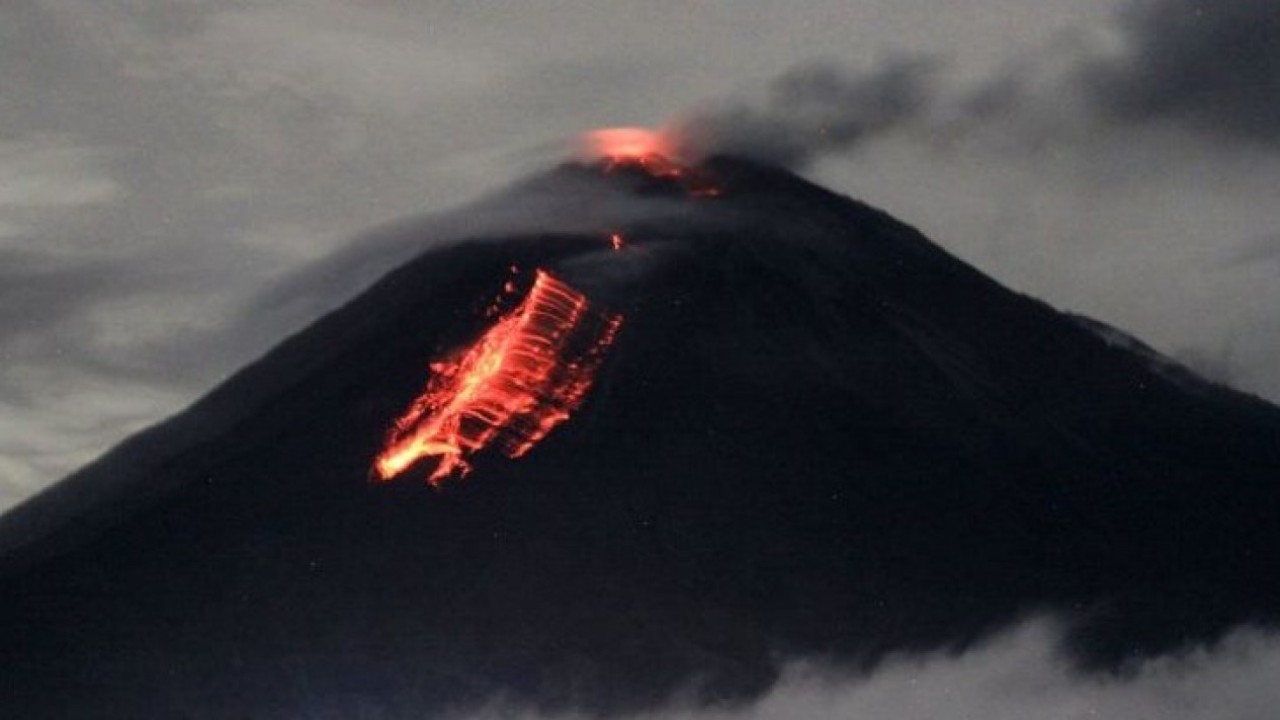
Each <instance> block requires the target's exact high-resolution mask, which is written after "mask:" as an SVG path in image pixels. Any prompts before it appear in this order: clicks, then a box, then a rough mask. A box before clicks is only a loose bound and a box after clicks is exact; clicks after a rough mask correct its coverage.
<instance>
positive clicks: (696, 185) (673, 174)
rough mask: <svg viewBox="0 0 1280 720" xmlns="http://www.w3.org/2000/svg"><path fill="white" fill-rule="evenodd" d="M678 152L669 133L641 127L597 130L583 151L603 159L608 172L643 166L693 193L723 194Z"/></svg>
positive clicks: (701, 195)
mask: <svg viewBox="0 0 1280 720" xmlns="http://www.w3.org/2000/svg"><path fill="white" fill-rule="evenodd" d="M675 152H676V147H675V142H673V140H672V138H671V137H670V136H669V135H667V134H665V133H662V132H658V131H655V130H648V129H646V128H639V127H620V128H605V129H602V130H593V131H591V132H589V133H587V134H586V135H585V136H583V139H582V153H583V155H584V156H585V157H586V158H588V159H590V160H603V161H604V170H605V172H615V171H618V170H623V169H639V170H642V171H644V172H645V173H647V174H649V175H651V176H653V177H656V178H662V179H664V180H670V181H672V182H673V183H677V184H679V185H680V186H681V187H683V188H684V189H685V191H687V192H688V193H689V196H690V197H697V198H707V197H718V196H719V195H721V194H722V190H721V189H720V187H719V186H718V185H716V184H715V183H713V182H712V181H711V179H710V178H708V177H707V175H706V174H705V173H703V172H700V171H698V170H696V169H692V168H689V167H686V166H685V165H682V164H680V162H678V161H676V160H674V159H673V158H674V157H675Z"/></svg>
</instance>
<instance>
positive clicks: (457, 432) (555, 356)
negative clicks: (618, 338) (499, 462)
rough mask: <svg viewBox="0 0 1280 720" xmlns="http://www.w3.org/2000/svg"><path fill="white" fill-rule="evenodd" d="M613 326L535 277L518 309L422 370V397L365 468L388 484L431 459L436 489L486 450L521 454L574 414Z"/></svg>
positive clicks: (572, 295)
mask: <svg viewBox="0 0 1280 720" xmlns="http://www.w3.org/2000/svg"><path fill="white" fill-rule="evenodd" d="M621 323H622V316H620V315H610V314H606V313H601V312H599V311H597V310H594V309H593V308H592V307H591V306H590V303H589V302H588V301H587V298H586V296H585V295H583V294H582V293H581V292H579V291H577V290H576V289H574V288H573V287H571V286H569V285H567V284H566V283H564V282H563V281H561V280H559V279H557V278H555V277H554V276H552V275H551V274H550V273H547V272H545V271H543V270H539V271H537V275H536V277H535V279H534V283H533V286H532V288H531V289H530V290H529V293H528V295H526V296H525V298H524V300H523V301H522V302H521V303H520V304H519V305H518V306H516V307H515V308H514V309H512V310H511V311H509V312H507V313H506V314H503V315H502V316H501V317H500V318H499V319H498V320H497V321H496V322H495V323H494V324H493V325H492V326H491V327H490V328H489V329H488V330H487V331H485V333H484V334H483V335H481V336H480V338H479V339H478V340H476V341H475V342H474V343H473V344H472V345H470V346H469V347H466V348H464V349H462V350H461V351H459V352H458V353H456V354H455V355H453V356H451V357H449V358H446V359H444V360H441V361H438V362H434V363H432V364H431V371H432V376H431V379H430V381H428V383H427V387H426V389H425V390H424V391H423V392H422V394H421V395H419V396H418V397H417V398H416V399H415V400H414V401H413V403H412V404H411V405H410V406H409V408H408V409H407V410H406V411H405V412H404V414H403V415H402V416H401V417H400V418H399V419H397V420H396V421H395V424H394V425H393V426H392V428H391V430H390V431H389V432H388V434H387V441H386V445H385V447H384V448H383V450H382V452H381V453H379V454H378V456H377V458H376V459H375V460H374V466H373V470H374V474H375V480H380V481H384V482H385V481H388V480H391V479H392V478H394V477H396V476H397V475H399V474H400V473H402V472H404V471H405V470H407V469H409V467H410V466H412V465H414V464H415V463H417V462H418V461H419V460H422V459H424V458H428V457H438V458H439V463H438V464H437V465H436V467H435V469H434V470H433V471H432V472H431V474H430V475H429V476H428V477H427V482H429V483H430V484H431V485H434V486H439V485H441V484H442V483H443V482H444V481H445V480H446V479H448V478H449V477H450V476H456V477H461V476H463V475H466V474H467V472H469V471H470V469H471V467H470V465H469V464H468V463H467V461H466V459H465V458H466V456H468V455H471V454H473V453H476V452H478V451H480V450H482V449H484V448H486V447H493V448H495V449H497V450H500V451H501V452H503V453H504V454H505V455H507V456H508V457H511V458H518V457H520V456H522V455H524V454H525V453H527V452H528V451H529V450H530V449H531V448H532V447H533V446H534V445H536V444H537V443H538V441H539V440H541V439H542V438H544V437H545V436H546V435H547V433H549V432H551V430H552V429H553V428H555V426H557V425H559V424H560V423H562V422H564V421H565V420H567V419H568V418H569V415H570V414H571V413H572V412H573V411H574V410H576V409H577V408H578V406H579V405H581V404H582V401H583V399H584V398H585V397H586V394H587V391H588V390H590V389H591V385H592V383H593V382H594V380H595V375H596V371H597V370H598V369H599V366H600V363H601V361H602V360H603V359H604V355H605V352H606V351H607V350H608V348H609V346H610V345H611V344H612V343H613V340H614V337H615V335H616V334H617V332H618V328H619V326H620V325H621Z"/></svg>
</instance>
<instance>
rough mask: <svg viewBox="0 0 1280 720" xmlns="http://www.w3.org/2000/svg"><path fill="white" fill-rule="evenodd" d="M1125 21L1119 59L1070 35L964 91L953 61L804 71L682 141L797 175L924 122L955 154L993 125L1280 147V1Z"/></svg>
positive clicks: (1174, 0)
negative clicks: (951, 71)
mask: <svg viewBox="0 0 1280 720" xmlns="http://www.w3.org/2000/svg"><path fill="white" fill-rule="evenodd" d="M1113 24H1114V27H1115V29H1116V30H1118V36H1119V41H1120V43H1119V44H1120V47H1121V50H1120V51H1118V52H1116V53H1100V52H1098V51H1097V49H1096V48H1093V49H1090V48H1089V47H1088V46H1087V45H1081V44H1076V40H1078V39H1079V38H1078V37H1077V38H1075V39H1072V38H1060V40H1066V42H1065V43H1062V42H1059V43H1049V44H1047V45H1045V46H1043V47H1041V48H1040V49H1039V51H1038V52H1036V53H1032V54H1030V55H1029V56H1027V57H1024V58H1021V59H1020V61H1019V62H1018V63H1017V64H1016V65H1010V66H1006V67H1005V68H1004V69H1002V70H1001V71H1000V72H997V73H995V74H993V75H992V76H991V77H989V78H987V79H986V80H984V81H981V82H979V83H977V84H976V85H975V86H971V87H968V88H966V89H963V90H954V89H953V90H950V91H949V90H948V89H946V88H944V87H942V85H941V83H940V82H939V80H940V79H941V78H940V76H941V75H942V73H941V72H940V71H941V70H942V64H941V63H940V62H939V61H938V60H937V59H936V58H930V57H922V56H897V57H893V58H890V59H888V60H886V61H885V62H883V63H882V64H881V65H879V66H878V67H875V68H872V69H870V70H864V71H857V70H853V69H849V68H842V67H839V66H837V65H833V64H824V63H817V64H808V65H802V66H799V67H797V68H795V69H792V70H790V71H788V72H786V73H784V74H783V75H780V76H778V77H777V78H775V79H774V80H773V81H772V82H771V83H770V84H769V85H768V87H767V89H766V91H765V93H764V95H763V97H762V98H760V99H757V100H747V99H735V100H728V101H724V102H721V103H719V104H715V105H711V106H709V107H707V108H706V109H704V110H702V111H700V112H694V113H693V114H691V115H690V116H689V117H688V118H686V119H684V120H683V121H681V122H678V123H676V124H675V128H674V134H675V135H676V136H677V138H678V142H679V143H680V144H681V145H682V148H683V149H684V151H685V154H687V155H689V156H691V157H700V156H706V155H711V154H716V153H726V154H734V155H739V156H744V157H750V158H753V159H756V160H761V161H764V162H770V163H774V164H778V165H782V166H785V167H791V168H799V167H803V166H805V165H806V164H808V163H810V162H812V161H814V160H816V159H817V158H819V157H821V156H824V155H831V154H838V153H843V152H847V151H850V150H853V149H855V148H857V147H859V146H861V145H862V144H863V143H865V142H867V141H869V140H872V139H879V138H882V137H885V136H887V135H888V134H890V132H891V131H894V130H898V129H900V128H904V127H907V126H912V125H914V126H917V127H920V128H923V129H924V130H925V131H926V133H925V137H927V138H928V140H929V141H930V142H931V143H932V144H934V145H937V146H942V147H945V146H947V144H948V143H949V142H951V141H954V140H957V139H963V138H965V137H967V136H969V135H970V134H971V133H972V132H974V131H976V130H979V129H980V128H982V127H984V126H993V127H994V126H998V127H1000V128H1002V131H1007V130H1013V131H1015V132H1017V133H1018V134H1021V135H1027V134H1030V135H1032V136H1042V135H1044V134H1045V133H1046V132H1048V133H1051V134H1062V133H1068V134H1078V133H1081V132H1084V133H1091V132H1093V131H1095V130H1097V128H1098V126H1097V123H1101V124H1103V125H1120V126H1145V125H1150V124H1153V123H1176V124H1179V125H1182V126H1184V127H1187V128H1190V129H1192V130H1195V131H1197V132H1199V133H1201V134H1202V135H1203V136H1204V137H1206V138H1212V139H1220V140H1221V139H1229V140H1248V141H1253V142H1258V143H1263V144H1266V145H1275V144H1276V143H1277V140H1276V138H1278V137H1280V4H1277V3H1275V2H1273V1H1272V0H1219V1H1215V2H1196V1H1194V0H1133V1H1132V2H1130V3H1129V4H1127V5H1125V6H1124V7H1123V9H1122V10H1121V11H1120V12H1119V13H1118V15H1117V17H1116V18H1115V20H1114V23H1113ZM1064 52H1066V53H1068V55H1066V56H1065V57H1063V56H1062V53H1064ZM1063 65H1065V68H1066V71H1065V72H1059V71H1058V70H1060V69H1061V68H1062V67H1063Z"/></svg>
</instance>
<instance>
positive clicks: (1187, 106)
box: [1082, 0, 1280, 145]
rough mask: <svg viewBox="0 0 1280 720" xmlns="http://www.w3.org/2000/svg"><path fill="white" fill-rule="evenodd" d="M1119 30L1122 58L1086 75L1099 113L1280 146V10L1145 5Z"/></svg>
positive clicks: (1177, 1)
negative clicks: (1174, 123)
mask: <svg viewBox="0 0 1280 720" xmlns="http://www.w3.org/2000/svg"><path fill="white" fill-rule="evenodd" d="M1120 28H1121V30H1122V32H1123V37H1124V40H1125V50H1124V52H1123V54H1122V55H1120V56H1119V57H1118V58H1114V59H1110V60H1106V61H1100V62H1096V63H1093V64H1091V65H1089V66H1087V67H1086V68H1085V69H1084V72H1083V75H1082V76H1083V79H1084V81H1085V83H1086V85H1087V86H1088V88H1089V90H1090V91H1091V92H1090V95H1091V99H1092V100H1093V102H1094V103H1095V105H1096V107H1097V108H1098V109H1100V110H1101V111H1103V112H1104V113H1106V114H1108V115H1111V116H1113V117H1116V118H1119V119H1121V120H1124V121H1130V122H1146V121H1153V120H1165V119H1167V120H1173V121H1177V122H1184V123H1187V124H1188V125H1191V126H1193V127H1195V128H1196V129H1198V130H1201V131H1205V132H1208V133H1211V134H1216V135H1221V136H1226V137H1233V138H1239V139H1248V140H1254V141H1259V142H1262V143H1265V144H1268V145H1274V144H1276V142H1277V140H1276V138H1277V137H1280V4H1277V3H1276V2H1274V0H1212V1H1211V2H1198V1H1196V0H1138V1H1137V2H1135V3H1134V4H1132V5H1131V6H1129V8H1128V9H1127V11H1126V12H1125V13H1123V14H1122V16H1121V19H1120Z"/></svg>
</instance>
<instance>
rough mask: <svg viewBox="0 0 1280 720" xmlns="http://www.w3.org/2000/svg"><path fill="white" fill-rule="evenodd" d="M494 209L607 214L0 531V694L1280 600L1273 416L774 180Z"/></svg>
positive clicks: (721, 674)
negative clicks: (394, 455) (515, 373)
mask: <svg viewBox="0 0 1280 720" xmlns="http://www.w3.org/2000/svg"><path fill="white" fill-rule="evenodd" d="M504 197H505V198H506V199H505V200H503V202H508V201H509V202H516V201H517V200H519V201H520V202H524V203H526V204H527V205H529V206H542V207H544V208H551V209H552V210H554V211H555V212H566V211H567V210H569V209H573V208H578V209H581V211H582V212H583V213H585V214H589V215H590V216H591V218H592V220H591V224H593V227H592V228H591V229H587V230H580V231H573V232H548V231H545V229H544V230H538V229H537V228H546V227H548V225H546V224H542V223H540V222H534V221H531V222H530V226H531V227H532V228H533V229H532V230H530V231H528V232H504V233H500V234H495V235H492V236H486V235H484V234H481V236H478V237H472V238H469V239H467V240H466V241H459V242H451V243H447V244H443V245H439V246H435V247H432V248H431V249H428V250H426V251H424V252H421V253H420V254H419V255H418V256H417V257H415V258H414V259H412V260H411V261H409V262H408V263H407V264H404V265H403V266H401V267H399V268H398V269H395V270H394V271H392V272H390V273H389V274H386V275H385V276H384V277H382V279H381V280H379V281H377V282H376V283H374V284H373V285H372V286H371V287H369V288H368V289H367V290H366V291H364V292H363V293H362V294H360V295H359V296H358V297H356V298H355V299H354V300H352V301H351V302H349V303H348V304H346V305H345V306H343V307H341V308H339V309H337V310H336V311H334V312H332V313H330V314H328V315H327V316H326V317H324V318H323V319H321V320H319V321H318V322H316V323H314V324H313V325H311V326H310V327H308V328H306V329H305V330H303V331H302V332H299V333H297V334H296V335H294V336H292V337H290V338H288V339H287V340H285V341H284V342H283V343H281V344H280V345H279V346H278V347H276V348H275V349H274V350H273V351H271V352H270V353H269V354H267V355H266V356H265V357H263V358H262V359H261V360H259V361H258V362H256V363H254V364H252V365H250V366H249V367H247V368H245V369H243V370H242V371H240V372H239V373H238V374H236V375H235V376H233V377H231V378H230V379H229V380H228V381H226V382H225V383H224V384H223V385H222V386H220V387H219V388H217V389H216V390H214V391H213V392H212V393H210V394H209V395H208V396H207V397H205V398H204V399H202V400H200V401H199V402H197V403H196V404H195V405H193V406H192V407H191V408H190V409H189V410H187V411H186V412H184V413H182V414H180V415H178V416H176V417H174V418H173V419H171V420H169V421H167V422H165V423H163V424H161V425H159V426H157V427H155V428H152V429H150V430H148V431H146V432H144V433H141V434H140V435H138V436H136V437H134V438H132V439H131V440H129V441H127V442H126V443H124V444H123V445H121V446H120V447H118V448H117V449H116V450H114V451H113V452H111V453H109V454H107V455H106V456H104V457H103V458H102V459H100V460H98V461H97V462H95V463H93V464H92V465H90V466H88V467H86V468H85V469H83V470H82V471H80V472H78V473H76V474H74V475H72V476H71V477H69V478H67V479H66V480H65V481H63V482H62V483H60V484H58V485H56V486H55V487H53V488H52V489H50V490H49V491H47V492H45V493H44V494H42V495H40V496H38V497H36V498H35V499H33V500H31V501H30V502H28V503H26V504H25V505H23V506H21V507H19V508H18V509H16V510H15V511H13V512H11V513H10V514H8V515H7V516H5V517H4V518H3V519H2V520H0V677H3V678H4V679H3V682H0V707H3V708H5V709H6V711H7V712H6V715H7V714H8V713H12V715H13V717H23V718H42V717H104V716H111V717H128V718H171V717H190V718H205V717H208V718H247V717H252V718H275V717H282V718H283V717H312V716H314V717H426V716H432V715H433V714H436V713H439V712H442V711H444V710H445V709H448V708H457V707H465V706H467V705H468V704H470V703H475V702H482V701H485V700H487V699H490V698H494V697H501V698H503V699H505V700H508V701H512V702H520V703H526V702H527V703H530V704H532V705H534V706H537V707H540V708H543V709H565V708H577V709H582V710H585V711H589V712H600V713H609V712H626V711H630V710H635V709H638V708H644V707H650V706H653V705H654V704H656V703H660V702H662V701H663V700H664V699H665V698H667V697H669V696H670V695H671V694H673V693H681V694H682V695H683V696H684V697H689V698H693V699H694V701H700V702H735V701H745V700H750V699H751V698H753V697H756V696H758V695H759V694H760V693H762V692H763V691H765V690H767V689H768V688H769V687H770V685H771V683H772V682H773V681H774V680H775V678H776V677H777V674H778V672H779V669H780V667H782V665H783V664H785V663H786V662H788V661H790V660H795V659H804V658H819V657H820V658H822V659H823V660H825V661H830V662H833V663H837V664H845V665H847V666H848V667H850V668H851V669H854V670H857V669H859V668H867V667H870V666H872V665H874V664H875V663H876V662H877V661H878V660H879V659H880V658H882V657H884V655H885V654H886V653H888V652H894V651H915V650H921V651H923V650H930V649H939V648H943V649H953V650H957V651H958V650H963V649H964V648H965V647H967V646H969V645H971V644H972V643H974V642H975V641H977V640H980V639H981V638H983V637H984V636H985V635H987V634H988V633H990V632H991V631H993V630H995V629H998V628H1001V627H1003V626H1006V625H1007V624H1009V623H1011V622H1014V621H1017V620H1019V619H1022V618H1025V617H1027V616H1028V615H1033V614H1039V613H1047V614H1052V615H1055V616H1057V617H1061V618H1063V619H1064V622H1065V624H1066V627H1067V631H1066V632H1067V635H1066V637H1065V638H1064V652H1067V653H1069V654H1070V656H1071V657H1072V658H1073V659H1074V660H1075V662H1076V663H1077V664H1078V666H1079V667H1080V668H1082V669H1084V670H1087V671H1090V672H1100V673H1108V672H1113V671H1116V670H1118V669H1123V668H1124V667H1125V666H1126V664H1127V663H1129V662H1131V661H1133V660H1135V659H1140V658H1143V657H1149V656H1152V655H1157V654H1161V653H1167V652H1171V651H1175V650H1178V649H1180V648H1185V647H1187V646H1188V645H1190V644H1194V643H1200V642H1210V641H1212V640H1214V639H1215V638H1217V637H1219V636H1220V635H1221V634H1222V633H1223V632H1225V631H1226V630H1228V629H1230V628H1233V627H1236V626H1239V625H1242V624H1263V625H1265V624H1270V623H1274V622H1275V621H1276V620H1277V617H1278V615H1277V613H1278V611H1280V579H1277V578H1278V576H1277V573H1276V572H1275V569H1276V568H1277V567H1280V514H1278V513H1277V510H1278V509H1280V410H1277V409H1276V408H1274V407H1272V406H1270V405H1268V404H1266V403H1264V402H1262V401H1259V400H1257V399H1254V398H1251V397H1248V396H1245V395H1242V394H1238V393H1236V392H1233V391H1231V390H1229V389H1226V388H1223V387H1219V386H1216V385H1214V384H1211V383H1209V382H1206V381H1204V380H1202V379H1200V378H1198V377H1196V376H1194V375H1193V374H1191V373H1190V372H1188V371H1187V370H1185V369H1183V368H1182V367H1180V366H1178V365H1177V364H1175V363H1172V362H1171V361H1168V360H1167V359H1164V358H1162V357H1161V356H1159V355H1158V354H1156V353H1155V352H1153V351H1151V350H1149V349H1147V348H1145V347H1144V346H1142V345H1141V344H1140V343H1138V342H1137V341H1135V340H1133V339H1131V338H1129V337H1128V336H1126V335H1124V334H1122V333H1120V332H1119V331H1116V330H1113V329H1110V328H1108V327H1106V326H1103V325H1101V324H1100V323H1097V322H1095V321H1091V320H1087V319H1085V318H1081V317H1077V316H1073V315H1070V314H1065V313H1061V312H1058V311H1055V310H1054V309H1052V308H1051V307H1049V306H1047V305H1045V304H1043V303H1041V302H1039V301H1037V300H1034V299H1032V298H1029V297H1026V296H1024V295H1020V294H1018V293H1015V292H1012V291H1010V290H1008V289H1005V288H1004V287H1001V286H1000V285H999V284H997V283H995V282H994V281H992V280H990V279H988V278H987V277H985V276H983V275H982V274H981V273H979V272H978V271H976V270H974V269H973V268H971V267H969V266H968V265H966V264H965V263H963V262H961V261H959V260H957V259H956V258H954V257H951V256H949V255H948V254H947V253H945V252H944V251H942V250H941V249H939V248H938V247H937V246H935V245H934V244H932V243H931V242H930V241H929V240H927V239H926V238H924V237H923V236H922V235H921V234H920V233H918V232H916V231H915V230H913V229H911V228H910V227H908V226H906V225H904V224H902V223H900V222H898V221H896V220H894V219H892V218H890V217H889V216H887V215H885V214H884V213H882V212H879V211H877V210H874V209H872V208H869V207H866V206H864V205H861V204H859V203H857V202H854V201H852V200H849V199H847V198H844V197H841V196H838V195H835V194H833V193H831V192H828V191H826V190H823V189H821V188H819V187H816V186H814V185H812V184H810V183H808V182H806V181H803V180H801V179H799V178H797V177H795V176H793V175H791V174H789V173H787V172H784V171H781V170H778V169H773V168H769V167H762V166H758V165H754V164H751V163H748V162H744V161H739V160H733V159H727V158H717V159H711V160H708V161H706V162H705V163H703V164H701V165H700V166H698V167H697V168H695V169H692V170H690V169H682V168H673V167H668V166H666V165H663V166H661V167H658V168H657V169H655V167H654V166H653V165H652V164H648V165H646V164H644V163H631V164H628V163H622V164H617V163H610V164H606V165H598V164H597V165H589V164H570V165H566V166H563V167H561V168H558V169H556V170H554V171H551V172H549V173H546V174H543V175H540V176H537V177H534V178H531V179H529V180H527V181H525V182H524V183H521V184H520V185H518V186H517V187H515V188H514V189H513V190H511V191H510V193H508V194H507V195H506V196H504ZM542 217H546V214H545V213H543V215H542ZM397 232H399V233H400V239H401V240H402V241H403V246H404V247H411V246H413V247H416V246H418V245H417V244H418V243H420V241H421V240H422V238H420V237H417V236H416V235H415V231H414V229H413V226H412V225H405V226H402V227H401V228H400V229H399V230H398V231H397ZM400 252H405V250H404V249H403V247H402V248H401V250H400ZM544 277H545V278H550V279H548V280H542V278H544ZM540 281H541V282H544V283H547V284H549V283H551V282H553V281H554V282H555V283H557V285H555V286H550V285H547V286H544V287H542V288H541V289H539V282H540ZM353 282H355V281H354V280H353ZM553 290H554V291H555V292H552V291H553ZM556 293H559V294H556ZM582 323H585V324H582ZM502 328H506V330H502ZM513 328H523V332H525V333H526V334H525V335H523V336H519V337H517V339H516V340H512V339H511V338H512V337H516V336H515V335H512V334H511V333H513V332H515V330H513ZM566 328H568V329H567V330H566ZM504 333H506V334H504ZM495 348H496V350H495ZM485 353H497V354H496V355H492V357H499V358H503V357H506V358H510V357H514V356H517V355H518V356H519V357H520V358H523V359H521V360H520V362H519V364H518V368H519V369H520V370H521V372H522V373H523V375H521V376H520V377H517V378H514V379H513V378H512V377H506V376H501V377H500V375H501V372H505V370H501V368H507V367H508V366H507V365H504V364H503V363H506V362H507V360H501V361H500V362H497V364H496V365H495V364H493V363H491V362H489V361H487V360H485V359H484V358H486V357H490V355H486V354H485ZM503 353H506V355H503ZM468 363H470V365H468ZM486 363H489V364H486ZM486 367H487V368H489V370H488V371H484V372H489V373H490V374H489V376H487V377H488V378H489V379H488V380H484V381H483V382H481V381H476V382H472V381H471V379H473V378H475V377H478V375H475V374H474V373H480V374H483V372H482V369H483V368H486ZM495 368H498V369H496V370H495ZM508 369H509V368H508ZM500 371H501V372H500ZM494 373H498V376H495V375H494ZM495 378H496V379H495ZM468 383H470V384H468ZM424 388H425V390H424ZM467 393H471V394H470V395H467ZM459 398H462V400H460V399H459ZM512 398H517V399H518V402H517V400H512ZM463 400H466V401H467V402H469V403H471V404H470V405H467V404H466V403H464V402H463ZM513 403H514V404H513ZM517 405H518V407H517ZM455 411H456V412H455ZM450 412H454V413H455V414H454V415H449V414H448V413H450ZM397 421H399V422H397ZM388 447H395V448H400V449H403V448H408V447H412V448H415V450H414V452H419V451H420V454H419V455H415V456H413V457H401V458H399V460H403V461H404V462H403V463H401V462H399V461H397V462H395V463H392V462H387V463H384V464H380V465H378V467H380V468H385V469H386V475H387V477H386V478H383V477H381V476H380V475H379V473H378V472H375V471H374V467H375V462H376V461H377V460H378V458H380V457H382V458H384V459H385V458H386V457H389V455H388V453H389V452H391V451H389V450H388ZM454 461H457V462H456V463H454ZM446 463H454V464H450V465H448V467H445V464H446ZM429 475H430V476H433V478H434V479H435V480H436V482H435V483H434V485H433V484H429V483H427V482H426V480H427V478H428V476H429Z"/></svg>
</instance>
